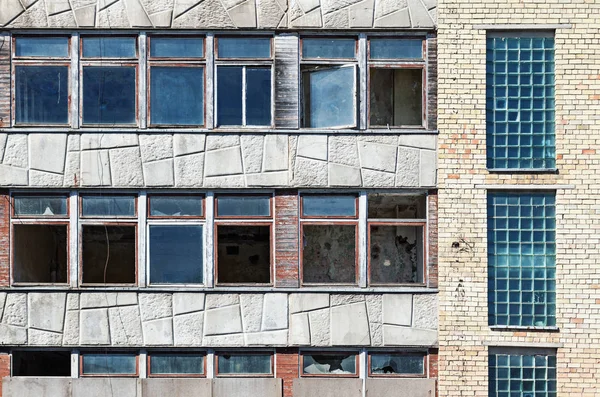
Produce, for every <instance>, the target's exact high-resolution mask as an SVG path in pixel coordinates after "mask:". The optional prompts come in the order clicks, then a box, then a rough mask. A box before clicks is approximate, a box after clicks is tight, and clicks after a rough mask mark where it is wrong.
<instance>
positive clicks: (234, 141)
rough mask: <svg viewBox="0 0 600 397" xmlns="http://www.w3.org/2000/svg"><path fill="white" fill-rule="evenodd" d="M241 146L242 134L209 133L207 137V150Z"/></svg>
mask: <svg viewBox="0 0 600 397" xmlns="http://www.w3.org/2000/svg"><path fill="white" fill-rule="evenodd" d="M234 146H240V136H239V135H234V134H220V135H219V134H208V136H207V137H206V150H207V151H209V150H217V149H226V148H230V147H234Z"/></svg>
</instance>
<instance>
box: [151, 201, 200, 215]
mask: <svg viewBox="0 0 600 397" xmlns="http://www.w3.org/2000/svg"><path fill="white" fill-rule="evenodd" d="M202 213H203V211H202V197H199V196H150V215H151V216H175V217H179V216H202Z"/></svg>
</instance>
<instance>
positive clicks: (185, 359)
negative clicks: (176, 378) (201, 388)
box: [150, 353, 204, 375]
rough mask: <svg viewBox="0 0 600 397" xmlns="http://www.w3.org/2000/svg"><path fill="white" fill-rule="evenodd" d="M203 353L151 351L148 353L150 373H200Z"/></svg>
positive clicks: (202, 367)
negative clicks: (151, 352)
mask: <svg viewBox="0 0 600 397" xmlns="http://www.w3.org/2000/svg"><path fill="white" fill-rule="evenodd" d="M202 374H204V355H200V354H170V353H165V354H163V353H153V354H151V355H150V375H202Z"/></svg>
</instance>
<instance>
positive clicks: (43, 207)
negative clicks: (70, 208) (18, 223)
mask: <svg viewBox="0 0 600 397" xmlns="http://www.w3.org/2000/svg"><path fill="white" fill-rule="evenodd" d="M15 215H24V216H29V215H41V216H50V215H67V198H66V197H43V196H20V197H19V196H17V197H15Z"/></svg>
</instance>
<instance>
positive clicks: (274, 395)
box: [212, 378, 337, 397]
mask: <svg viewBox="0 0 600 397" xmlns="http://www.w3.org/2000/svg"><path fill="white" fill-rule="evenodd" d="M282 393H283V383H282V380H281V379H278V378H277V379H273V378H231V379H215V380H214V381H213V394H212V396H213V397H248V396H260V397H281V396H282V395H283V394H282ZM295 396H296V394H294V397H295ZM336 397H337V396H336Z"/></svg>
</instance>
